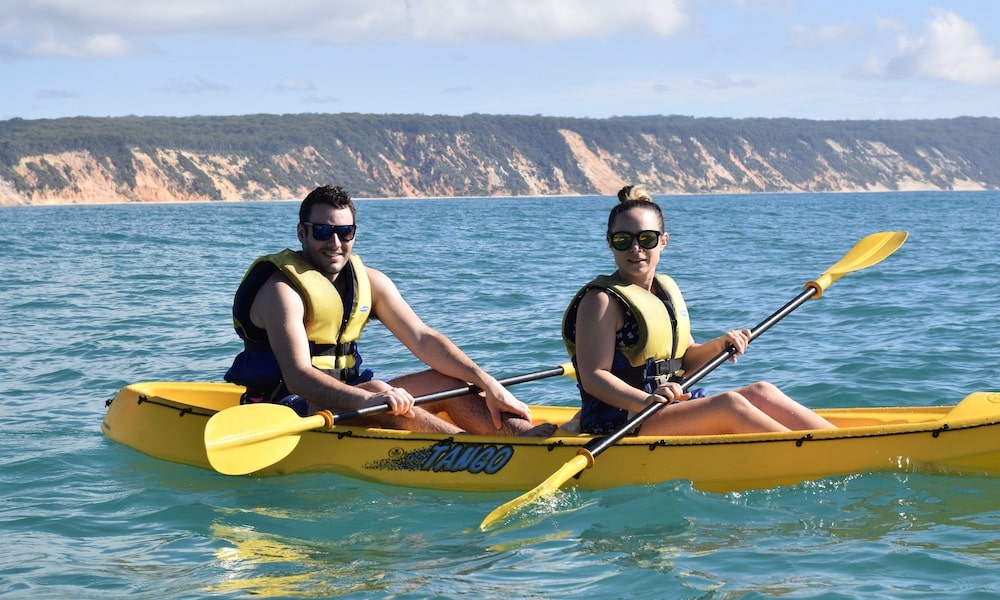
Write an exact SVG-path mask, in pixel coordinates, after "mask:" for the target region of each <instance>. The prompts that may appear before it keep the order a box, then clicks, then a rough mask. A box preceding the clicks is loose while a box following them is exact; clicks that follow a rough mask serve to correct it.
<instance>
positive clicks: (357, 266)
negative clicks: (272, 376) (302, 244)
mask: <svg viewBox="0 0 1000 600" xmlns="http://www.w3.org/2000/svg"><path fill="white" fill-rule="evenodd" d="M348 264H349V271H350V275H351V284H352V285H351V294H350V297H351V299H352V300H351V306H350V310H349V311H345V310H344V309H345V307H344V301H343V299H342V298H341V296H340V294H339V293H338V292H337V290H336V288H334V286H333V282H331V281H330V280H329V279H328V278H327V277H326V276H325V275H324V274H323V273H321V272H320V271H318V270H317V269H316V268H315V267H313V266H312V265H310V264H309V263H308V262H307V261H306V260H305V259H304V258H302V256H301V254H299V253H298V252H295V251H293V250H288V249H286V250H282V251H281V252H278V253H276V254H269V255H267V256H262V257H261V258H258V259H257V260H256V261H254V263H253V264H252V265H250V268H249V269H248V270H247V273H246V275H245V276H244V277H243V282H242V283H241V284H240V288H239V289H238V290H237V293H236V299H235V300H234V304H233V324H234V326H235V327H236V331H237V333H238V334H239V335H240V337H241V338H243V340H244V341H245V342H246V343H247V348H248V349H250V347H251V345H252V344H256V345H260V344H263V345H265V347H266V349H267V350H270V345H269V344H267V336H266V333H265V332H264V331H263V330H262V329H260V328H259V327H256V326H255V325H253V324H252V323H251V322H250V306H251V305H252V303H253V299H254V297H255V296H256V295H257V291H258V290H259V289H260V286H261V285H263V284H264V282H265V281H267V279H268V278H269V277H270V276H271V275H272V274H273V273H274V271H275V270H276V269H277V270H280V271H281V272H282V273H283V274H284V275H285V276H286V277H287V278H288V279H289V281H291V283H292V284H293V285H294V286H295V289H296V290H298V292H299V294H300V295H301V296H302V300H303V302H304V303H305V319H304V325H305V328H306V334H307V337H308V339H309V342H310V344H309V345H310V351H311V353H312V364H313V366H315V367H316V368H318V369H322V370H324V371H327V372H329V373H330V374H331V375H333V376H335V377H340V378H341V379H343V377H341V375H342V374H343V372H345V371H347V370H349V369H351V368H352V367H355V365H356V363H357V360H356V359H357V352H356V346H355V344H354V342H356V341H357V340H358V339H359V338H360V337H361V331H362V329H364V326H365V324H366V323H367V322H368V317H369V316H370V315H371V307H372V289H371V283H370V282H369V281H368V272H367V271H366V269H365V266H364V264H363V263H362V262H361V257H359V256H357V255H352V256H351V258H350V262H349V263H348Z"/></svg>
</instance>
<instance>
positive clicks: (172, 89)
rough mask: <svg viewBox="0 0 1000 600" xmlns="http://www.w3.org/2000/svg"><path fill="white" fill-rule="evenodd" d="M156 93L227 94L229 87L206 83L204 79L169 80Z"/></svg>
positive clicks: (210, 82)
mask: <svg viewBox="0 0 1000 600" xmlns="http://www.w3.org/2000/svg"><path fill="white" fill-rule="evenodd" d="M157 91H160V92H165V93H167V94H177V95H188V94H201V93H204V92H228V91H229V86H227V85H223V84H220V83H214V82H212V81H208V80H207V79H205V78H204V77H200V76H198V77H195V78H194V79H171V80H170V81H169V82H168V83H167V85H165V86H163V87H160V88H157Z"/></svg>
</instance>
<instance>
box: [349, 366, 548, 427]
mask: <svg viewBox="0 0 1000 600" xmlns="http://www.w3.org/2000/svg"><path fill="white" fill-rule="evenodd" d="M564 372H565V370H564V369H563V367H562V366H558V367H555V368H552V369H545V370H544V371H535V372H534V373H525V374H524V375H515V376H513V377H507V378H506V379H500V380H498V383H499V384H500V385H502V386H508V385H515V384H518V383H525V382H528V381H535V380H536V379H545V378H546V377H556V376H558V375H562V374H563V373H564ZM481 391H482V390H481V389H479V386H475V385H468V386H465V387H464V388H457V389H454V390H445V391H442V392H435V393H433V394H426V395H424V396H418V397H416V398H414V405H419V404H427V403H428V402H437V401H438V400H447V399H449V398H458V397H459V396H465V395H466V394H475V393H476V392H481ZM391 409H392V406H391V405H390V404H389V403H388V402H386V403H384V404H377V405H375V406H366V407H364V408H355V409H352V410H345V411H342V412H338V413H336V414H334V415H333V422H334V423H339V422H341V421H344V420H347V419H355V418H357V417H364V416H368V415H377V414H380V413H384V412H388V411H389V410H391Z"/></svg>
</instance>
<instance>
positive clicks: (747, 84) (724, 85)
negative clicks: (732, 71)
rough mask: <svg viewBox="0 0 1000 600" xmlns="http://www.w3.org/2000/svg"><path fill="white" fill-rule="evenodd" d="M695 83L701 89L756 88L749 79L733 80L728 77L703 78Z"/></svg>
mask: <svg viewBox="0 0 1000 600" xmlns="http://www.w3.org/2000/svg"><path fill="white" fill-rule="evenodd" d="M697 83H698V85H700V86H702V87H707V88H711V89H717V90H725V89H731V88H753V87H757V84H756V83H754V82H753V81H752V80H750V79H733V78H732V77H730V76H729V75H715V76H712V77H703V78H701V79H699V80H698V81H697Z"/></svg>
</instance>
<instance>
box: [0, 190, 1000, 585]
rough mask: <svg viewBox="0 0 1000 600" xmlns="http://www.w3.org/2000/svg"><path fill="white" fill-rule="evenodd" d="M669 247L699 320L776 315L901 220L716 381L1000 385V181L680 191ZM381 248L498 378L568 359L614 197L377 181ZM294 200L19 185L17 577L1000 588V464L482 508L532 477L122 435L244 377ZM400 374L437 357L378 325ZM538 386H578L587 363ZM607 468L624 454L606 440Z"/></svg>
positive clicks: (12, 305) (13, 265)
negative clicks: (528, 517) (417, 483)
mask: <svg viewBox="0 0 1000 600" xmlns="http://www.w3.org/2000/svg"><path fill="white" fill-rule="evenodd" d="M661 200H662V204H663V206H664V208H665V209H666V211H667V216H668V223H667V228H668V230H669V231H670V233H671V238H670V243H669V246H668V248H667V250H666V252H665V253H664V255H663V259H662V262H661V270H662V271H664V272H667V273H670V274H671V275H672V276H673V277H674V278H675V279H676V280H677V281H678V282H679V284H680V285H681V287H682V289H683V290H684V291H685V297H686V299H687V302H688V305H689V307H690V308H691V312H692V317H693V320H694V324H693V326H694V335H695V337H696V338H697V339H707V338H710V337H714V336H716V335H718V334H720V333H721V332H722V331H724V330H726V329H729V328H733V327H748V326H753V325H755V324H756V323H758V322H759V321H760V320H761V319H763V318H764V317H766V316H768V315H769V314H771V313H772V312H774V311H775V310H777V309H778V308H779V307H781V306H782V305H783V304H784V303H785V302H787V301H788V300H790V299H792V298H793V297H795V295H797V294H798V293H799V291H800V290H801V289H802V286H803V284H804V283H805V282H807V281H809V280H810V279H813V278H815V277H817V276H818V275H819V274H821V273H822V272H823V271H825V270H826V269H827V268H828V267H829V266H831V265H833V264H834V263H835V262H836V261H838V260H839V259H840V258H841V257H842V256H843V255H844V254H845V253H846V252H847V251H848V250H850V249H851V248H852V247H853V245H854V244H855V243H856V242H857V241H858V240H860V239H861V238H862V237H864V236H865V235H867V234H869V233H873V232H876V231H887V230H900V229H905V230H908V231H909V232H910V238H909V240H908V241H907V243H906V244H905V245H904V246H903V247H902V248H900V249H899V250H898V251H897V252H896V253H895V254H893V255H892V256H890V257H889V258H888V259H886V260H885V261H884V262H882V263H880V264H878V265H876V266H874V267H872V268H870V269H866V270H863V271H859V272H856V273H852V274H849V275H847V276H845V277H844V278H843V279H841V280H839V281H838V282H836V283H835V284H833V285H832V286H831V287H830V288H829V289H828V290H827V291H826V293H825V294H824V295H823V297H822V298H821V299H820V300H818V301H815V302H812V301H811V302H809V303H807V304H806V305H805V306H803V307H801V308H800V309H798V310H797V311H796V312H794V313H793V314H791V315H790V316H788V317H787V318H785V319H784V320H783V321H781V322H780V323H779V324H777V325H776V326H775V327H774V328H772V329H771V330H770V331H768V332H767V333H766V334H764V335H763V336H761V337H760V338H759V339H758V340H756V341H755V342H754V343H753V344H752V345H751V347H750V349H749V351H748V353H747V354H746V355H745V356H743V357H741V359H740V361H739V363H738V364H736V365H731V364H726V365H723V366H722V367H720V368H719V369H718V370H717V371H715V372H714V373H713V374H711V375H710V376H709V377H707V378H706V379H705V380H704V381H703V384H704V385H706V386H707V387H708V388H709V389H710V390H721V389H724V388H727V387H731V386H734V385H737V384H741V383H746V382H748V381H752V380H755V379H767V380H770V381H773V382H775V383H777V384H778V385H780V386H781V387H782V388H784V389H785V390H786V391H788V392H789V393H790V394H791V395H793V396H794V397H796V398H798V399H800V400H801V401H802V402H804V403H805V404H807V405H809V406H813V407H817V408H820V407H833V406H881V405H886V406H902V405H932V404H954V403H955V402H957V401H959V400H960V399H961V398H962V397H964V396H965V395H966V394H968V393H969V392H972V391H977V390H1000V345H998V343H997V339H998V337H1000V335H998V334H1000V305H998V302H997V289H998V287H997V281H998V280H1000V257H998V250H1000V243H998V240H1000V224H998V220H997V218H996V206H997V203H998V202H1000V193H996V192H979V193H894V194H800V195H794V194H793V195H752V196H747V195H739V196H680V197H664V198H662V199H661ZM358 204H359V219H358V223H359V233H358V241H357V243H356V248H355V250H356V252H357V253H358V254H360V255H362V256H363V257H364V258H365V260H366V262H367V263H368V264H370V265H372V266H375V267H376V268H379V269H381V270H383V271H385V272H386V273H388V274H389V275H390V276H391V277H393V278H394V279H395V281H396V283H397V285H398V286H399V288H400V290H401V291H402V293H403V295H404V296H405V297H406V298H407V299H408V300H409V301H410V303H411V304H412V305H413V306H414V308H415V309H416V310H417V312H418V314H420V315H421V316H422V317H423V318H424V319H425V320H426V321H427V322H429V323H430V324H432V325H433V326H435V327H437V328H439V329H441V330H442V331H444V332H445V333H446V334H447V335H449V336H450V337H451V338H452V339H453V340H454V341H456V342H457V343H458V344H459V345H460V346H461V347H462V348H463V349H464V350H465V351H466V352H467V353H468V354H470V355H471V356H472V357H473V358H475V359H476V360H477V361H479V362H480V363H481V364H483V365H484V366H486V367H487V368H489V369H490V370H491V371H492V372H493V373H494V374H495V375H497V376H498V377H503V376H508V375H514V374H519V373H524V372H531V371H535V370H539V369H544V368H548V367H552V366H555V365H558V364H560V363H562V362H565V360H566V356H565V353H564V350H563V348H562V343H561V341H560V338H559V324H560V318H561V315H562V311H563V308H564V307H565V304H566V302H567V301H568V300H569V298H570V297H571V296H572V294H573V292H575V290H576V289H577V288H578V287H579V286H580V285H582V284H583V283H585V282H586V281H588V280H589V279H590V278H591V277H592V276H593V275H595V274H597V273H602V272H603V273H607V272H610V271H611V270H613V262H612V259H611V256H610V253H609V251H608V250H607V248H606V246H605V244H604V242H603V232H604V227H605V223H606V219H607V213H608V210H609V209H610V207H611V205H612V201H611V200H610V199H608V198H597V197H582V198H516V199H447V200H372V201H360V202H359V203H358ZM296 214H297V202H279V203H244V204H226V205H221V204H201V205H144V206H132V205H127V206H59V207H5V208H0V308H2V311H3V316H4V318H3V319H2V320H0V357H2V360H0V374H2V377H0V406H2V415H3V418H2V420H0V490H2V504H0V543H2V544H3V547H4V548H3V551H2V552H0V597H3V598H108V597H112V598H118V597H129V598H206V597H212V598H246V597H281V598H431V597H434V598H458V597H461V598H468V599H470V600H471V599H479V598H483V599H487V598H489V599H492V598H578V597H587V598H595V599H602V598H629V597H642V598H647V597H648V598H812V597H824V598H826V597H829V598H917V597H921V598H922V597H928V598H931V597H933V598H938V597H943V596H948V597H956V598H980V597H982V598H986V597H992V596H993V594H994V593H995V592H996V591H997V588H998V587H1000V480H998V479H994V478H985V477H944V476H932V475H921V474H899V473H888V474H887V473H857V474H854V475H851V476H846V477H832V478H828V479H824V480H821V481H817V482H810V483H803V484H800V485H795V486H785V487H778V488H774V489H767V490H755V491H749V492H742V493H731V494H711V493H704V492H699V491H696V490H694V489H692V488H691V486H690V485H689V484H688V483H687V482H683V481H675V482H666V483H663V484H660V485H655V486H644V487H622V488H616V489H611V490H603V491H599V492H581V491H573V490H570V491H566V492H564V493H561V494H560V495H559V497H558V500H557V501H556V502H555V503H553V504H552V506H550V507H549V508H548V509H547V510H549V511H550V513H548V514H543V515H542V516H541V517H542V518H539V519H537V520H533V521H532V522H530V523H525V524H524V525H523V526H522V527H520V528H508V529H502V530H500V531H497V532H492V533H481V532H479V531H478V530H477V529H476V527H477V525H478V524H479V522H480V521H481V520H482V518H483V517H484V516H485V515H486V514H488V513H489V512H490V511H491V510H493V509H494V508H495V507H496V506H498V505H499V504H502V503H503V502H506V501H507V500H510V499H511V498H512V495H511V494H496V493H479V494H477V493H446V492H434V491H426V490H414V489H407V488H396V487H388V486H379V485H373V484H368V483H363V482H359V481H355V480H352V479H347V478H343V477H338V476H334V475H323V474H314V475H296V476H286V477H278V478H266V479H260V478H248V477H226V476H222V475H218V474H216V473H213V472H209V471H204V470H199V469H195V468H191V467H186V466H182V465H177V464H172V463H168V462H164V461H159V460H156V459H153V458H150V457H147V456H145V455H142V454H139V453H137V452H135V451H133V450H131V449H129V448H126V447H124V446H120V445H118V444H116V443H114V442H112V441H110V440H108V439H107V438H105V437H104V436H103V435H102V434H101V431H100V422H101V419H102V416H103V414H104V410H105V401H106V400H108V399H109V398H111V397H112V396H113V395H114V394H115V392H116V391H117V390H118V389H120V388H121V387H122V386H124V385H126V384H128V383H131V382H136V381H144V380H206V379H207V380H220V379H221V378H222V375H223V373H224V372H225V370H226V368H227V367H228V365H229V363H230V361H231V360H232V357H233V356H234V355H235V354H236V353H237V352H238V351H239V349H240V344H239V343H238V340H237V338H236V335H235V334H234V333H233V331H232V329H231V323H230V313H229V309H230V303H231V296H232V292H233V290H234V289H235V287H236V285H237V284H238V282H239V280H240V278H241V277H242V275H243V273H244V271H245V269H246V267H247V266H248V265H249V263H250V262H251V261H252V260H253V259H254V258H255V257H257V256H258V255H261V254H264V253H269V252H273V251H276V250H278V249H281V248H284V247H286V246H294V245H295V244H296V240H295V228H294V224H295V219H296ZM363 350H364V352H365V358H366V362H367V363H369V364H370V365H372V366H374V367H375V368H376V371H377V374H378V375H379V376H382V377H391V376H393V375H398V374H402V373H405V372H410V371H413V370H417V369H419V368H421V365H419V364H418V363H416V362H415V361H414V360H413V359H412V358H410V357H409V356H408V355H406V353H405V352H404V351H403V349H402V347H401V346H400V345H399V344H398V343H396V342H395V341H394V340H393V339H392V338H391V337H390V336H388V335H387V334H386V333H385V331H384V330H383V329H381V328H380V327H379V326H377V325H373V326H371V327H370V329H369V330H368V332H367V337H366V342H365V344H364V346H363ZM513 390H514V392H515V393H516V394H517V395H518V396H519V397H520V398H521V399H522V400H525V401H526V402H528V403H529V404H530V403H535V404H574V403H575V401H576V397H575V392H574V389H573V386H572V383H571V382H570V381H569V380H567V379H565V378H552V379H547V380H544V381H538V382H532V383H525V384H522V385H520V386H517V387H516V388H513ZM599 467H600V459H599V458H598V465H597V467H596V468H599Z"/></svg>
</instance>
